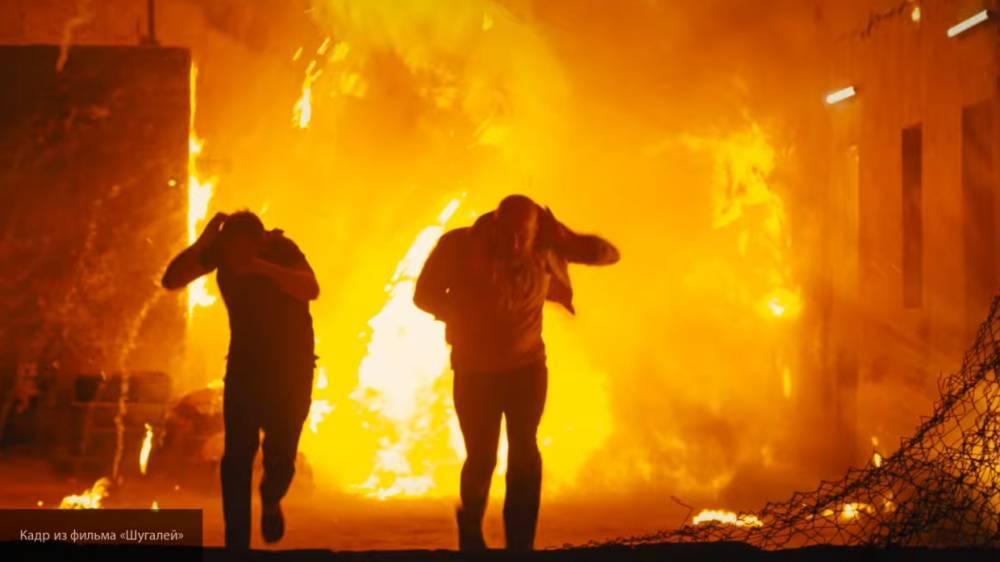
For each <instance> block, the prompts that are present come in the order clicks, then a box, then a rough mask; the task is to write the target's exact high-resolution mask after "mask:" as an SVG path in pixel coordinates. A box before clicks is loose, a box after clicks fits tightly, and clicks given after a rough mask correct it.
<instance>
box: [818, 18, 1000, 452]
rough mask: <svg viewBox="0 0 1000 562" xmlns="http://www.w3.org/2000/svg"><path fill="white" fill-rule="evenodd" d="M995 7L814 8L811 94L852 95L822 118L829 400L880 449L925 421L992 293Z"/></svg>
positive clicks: (998, 232) (998, 117)
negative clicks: (818, 28)
mask: <svg viewBox="0 0 1000 562" xmlns="http://www.w3.org/2000/svg"><path fill="white" fill-rule="evenodd" d="M996 8H997V3H996V2H995V1H983V0H922V1H914V0H881V1H874V2H873V1H871V0H858V1H849V2H843V1H837V2H825V3H824V5H823V10H824V20H825V21H824V25H825V26H826V30H825V31H826V33H827V46H828V50H827V52H826V59H827V64H828V69H829V72H828V77H827V83H826V85H825V86H826V90H827V91H828V92H835V91H838V90H841V89H844V88H848V87H853V88H854V91H855V92H856V93H855V95H854V96H853V97H849V98H847V99H844V100H843V101H840V102H838V103H831V104H828V105H827V108H826V110H827V120H828V131H829V134H830V139H829V141H828V142H829V144H828V147H827V148H828V151H829V159H828V161H829V174H828V177H829V192H828V193H829V196H828V197H829V199H828V201H827V209H828V211H827V212H828V217H827V219H826V233H827V251H828V253H829V262H830V267H829V272H830V283H831V287H832V294H833V299H834V301H835V302H837V303H841V304H838V305H837V306H835V307H833V308H834V310H835V312H834V313H833V315H832V316H831V318H830V322H831V331H830V334H831V336H830V337H831V338H832V339H833V340H834V345H833V346H832V347H834V348H836V349H840V350H841V353H842V355H843V356H844V357H846V358H847V359H846V360H845V361H844V362H843V363H842V365H840V367H841V368H840V369H834V370H833V373H834V374H833V376H834V378H835V380H836V384H835V387H836V389H837V390H836V392H835V393H834V394H835V395H836V398H835V400H834V402H836V404H837V408H839V410H840V412H841V414H842V416H843V417H844V418H845V419H853V420H854V423H855V428H856V430H857V431H862V432H868V433H871V437H872V438H873V440H874V441H877V440H881V441H882V444H881V447H882V448H884V449H889V450H891V449H892V448H894V447H895V444H896V443H895V441H896V439H897V438H898V437H899V436H901V435H905V434H906V433H908V432H909V430H910V429H912V427H913V426H914V425H915V423H916V420H917V419H918V418H917V416H919V415H921V414H927V413H929V411H930V406H931V401H932V399H933V398H934V397H936V395H937V390H936V380H937V377H938V375H939V374H941V373H947V372H951V371H953V370H955V369H956V368H957V367H958V366H959V364H960V360H961V356H962V353H963V351H964V350H965V349H966V348H967V347H968V345H969V344H970V343H971V341H972V339H973V336H974V332H975V329H976V327H977V326H978V324H979V323H980V322H981V321H982V320H983V319H985V318H986V315H987V312H988V307H989V304H990V301H991V299H992V297H993V295H994V294H995V293H996V290H997V280H998V266H1000V263H998V260H997V252H996V251H997V248H998V247H1000V246H998V236H1000V229H998V228H997V218H996V217H997V216H998V204H1000V194H998V193H997V187H996V186H997V163H998V162H1000V161H998V153H997V150H998V145H1000V143H998V142H997V141H998V129H997V127H998V121H1000V113H998V111H1000V107H998V104H997V100H998V97H997V79H998V54H1000V48H998V47H1000V27H998V19H997V17H998V16H997V12H996V11H995V10H996ZM984 18H985V19H984ZM956 26H957V27H956ZM831 101H832V100H831ZM851 303H857V305H856V306H852V304H851ZM859 325H860V326H861V329H860V330H858V329H857V328H856V326H859ZM868 438H869V436H868V435H860V434H859V435H855V439H856V440H857V439H868ZM886 441H888V442H886Z"/></svg>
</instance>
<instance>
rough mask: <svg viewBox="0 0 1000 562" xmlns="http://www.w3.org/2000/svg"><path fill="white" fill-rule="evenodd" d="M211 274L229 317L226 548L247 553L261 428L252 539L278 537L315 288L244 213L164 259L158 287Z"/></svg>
mask: <svg viewBox="0 0 1000 562" xmlns="http://www.w3.org/2000/svg"><path fill="white" fill-rule="evenodd" d="M214 270H218V274H217V280H218V283H219V290H220V292H221V293H222V299H223V300H224V301H225V303H226V309H227V310H228V312H229V329H230V339H229V355H228V357H227V359H226V378H225V389H224V391H223V418H224V423H225V452H224V453H223V456H222V467H221V472H222V511H223V516H224V518H225V523H226V546H227V547H228V548H235V549H248V548H250V518H251V516H250V497H251V481H252V476H253V463H254V457H256V455H257V448H258V445H259V444H260V431H261V430H263V432H264V441H263V451H264V458H263V465H264V476H263V478H262V480H261V483H260V498H261V534H262V535H263V537H264V540H265V541H266V542H268V543H273V542H277V541H279V540H281V537H282V536H283V535H284V532H285V522H284V517H283V515H282V513H281V498H283V497H284V495H285V493H286V492H287V491H288V487H289V485H290V484H291V481H292V476H293V475H294V473H295V455H296V451H297V449H298V443H299V435H300V433H301V431H302V424H303V422H305V419H306V416H307V415H308V413H309V406H310V403H311V393H312V378H313V368H314V365H315V360H316V357H315V355H313V327H312V317H311V315H310V314H309V301H311V300H314V299H316V298H317V297H318V296H319V284H318V283H317V282H316V276H315V275H314V274H313V271H312V268H311V267H310V266H309V263H308V262H307V261H306V258H305V256H304V255H303V254H302V252H301V251H300V250H299V248H298V246H296V245H295V243H294V242H292V241H291V240H289V239H288V238H286V237H285V236H284V235H283V233H282V232H281V231H280V230H265V229H264V224H263V223H262V222H261V220H260V218H258V217H257V216H256V215H254V214H253V213H251V212H249V211H241V212H238V213H234V214H232V215H228V216H227V215H225V214H222V213H219V214H216V215H215V216H214V217H212V219H211V220H210V221H209V222H208V225H206V227H205V230H204V231H203V232H202V233H201V235H200V236H199V237H198V240H197V241H195V243H194V244H192V245H191V246H190V247H189V248H187V249H185V250H184V251H183V252H181V253H180V254H179V255H178V256H177V257H175V258H174V259H173V261H171V262H170V265H169V266H168V267H167V271H166V273H164V275H163V286H164V287H165V288H167V289H180V288H182V287H184V286H186V285H187V284H188V283H190V282H191V281H194V280H195V279H197V278H198V277H201V276H202V275H206V274H208V273H210V272H212V271H214Z"/></svg>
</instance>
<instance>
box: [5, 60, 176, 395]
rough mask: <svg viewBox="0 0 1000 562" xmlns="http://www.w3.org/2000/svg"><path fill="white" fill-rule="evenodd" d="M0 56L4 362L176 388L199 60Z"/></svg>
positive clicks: (68, 374) (65, 372) (69, 373)
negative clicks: (168, 266) (154, 375)
mask: <svg viewBox="0 0 1000 562" xmlns="http://www.w3.org/2000/svg"><path fill="white" fill-rule="evenodd" d="M58 60H59V48H58V47H56V46H5V47H0V82H2V83H4V84H12V85H15V86H14V87H12V88H4V89H2V90H0V195H2V200H3V205H2V206H0V250H2V252H0V262H2V263H0V267H2V269H3V271H4V272H5V273H4V276H3V281H2V292H3V296H4V298H3V299H2V301H0V317H3V318H4V322H3V324H2V325H0V357H2V358H3V359H4V360H5V363H8V364H10V363H14V364H25V363H32V364H38V370H39V371H42V372H46V373H50V372H52V371H57V372H58V373H60V374H63V375H66V376H73V375H75V374H77V373H81V372H92V373H97V372H107V373H110V372H116V371H121V370H125V369H127V370H133V369H146V370H158V371H164V372H168V373H171V374H174V371H175V368H176V367H177V365H176V364H175V362H176V361H177V359H178V357H179V356H180V351H181V345H182V344H183V336H184V308H183V306H184V304H183V301H182V298H183V297H182V295H181V294H179V293H177V294H174V293H166V292H165V291H163V290H162V289H161V288H160V287H159V285H158V281H159V276H160V274H161V273H162V271H163V267H164V264H165V263H166V262H167V261H168V260H169V259H170V256H171V255H172V254H173V253H174V252H176V251H177V249H178V247H179V246H181V245H183V242H184V240H183V239H184V233H185V224H186V219H185V216H186V201H187V197H186V191H185V186H186V177H187V151H188V121H189V66H190V55H189V53H188V52H187V51H186V50H184V49H155V48H137V47H91V46H79V47H74V48H73V49H72V50H71V52H70V54H69V57H68V58H67V59H66V62H65V66H64V67H63V68H62V70H59V71H57V62H58Z"/></svg>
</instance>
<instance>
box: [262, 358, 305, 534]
mask: <svg viewBox="0 0 1000 562" xmlns="http://www.w3.org/2000/svg"><path fill="white" fill-rule="evenodd" d="M294 380H296V381H297V382H298V384H295V385H291V384H289V383H290V381H287V382H286V385H288V386H287V388H286V389H285V391H286V392H281V391H277V390H275V392H274V393H273V394H272V398H273V399H277V400H278V402H277V403H274V404H271V405H270V406H269V410H268V412H267V413H266V414H265V415H264V428H263V429H264V443H263V450H264V463H263V464H264V476H263V477H262V478H261V481H260V500H261V534H262V535H263V536H264V540H265V541H267V542H269V543H273V542H277V541H279V540H281V538H282V537H283V536H284V534H285V519H284V515H283V514H282V513H281V499H282V498H284V497H285V494H286V493H288V488H289V486H291V484H292V478H293V477H294V476H295V458H296V456H297V453H298V449H299V437H300V436H301V435H302V424H303V423H305V421H306V417H307V416H308V415H309V406H310V402H311V400H310V398H311V392H312V389H311V386H312V378H311V377H303V378H302V379H301V380H299V379H294Z"/></svg>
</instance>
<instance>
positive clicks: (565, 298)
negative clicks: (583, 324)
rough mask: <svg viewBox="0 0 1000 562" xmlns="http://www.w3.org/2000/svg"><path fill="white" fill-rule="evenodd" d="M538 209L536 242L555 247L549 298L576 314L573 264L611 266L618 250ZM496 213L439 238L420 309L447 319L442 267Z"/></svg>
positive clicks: (419, 292) (421, 285)
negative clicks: (458, 244) (454, 249)
mask: <svg viewBox="0 0 1000 562" xmlns="http://www.w3.org/2000/svg"><path fill="white" fill-rule="evenodd" d="M538 212H539V217H540V222H539V232H538V239H537V241H536V245H537V247H538V248H539V249H540V250H542V251H546V250H551V251H547V252H546V259H547V260H548V265H549V271H550V272H551V275H552V279H551V282H550V284H549V290H548V294H547V295H546V300H549V301H552V302H556V303H559V304H561V305H562V306H563V307H565V308H566V310H568V311H569V312H571V313H575V312H576V309H575V308H574V307H573V284H572V281H571V280H570V276H569V264H570V263H582V264H587V265H611V264H613V263H615V262H617V261H618V260H619V257H620V256H619V253H618V250H617V249H616V248H615V247H614V246H613V245H612V244H611V243H610V242H608V241H607V240H604V239H603V238H601V237H599V236H595V235H592V234H577V233H576V232H574V231H573V230H571V229H570V228H569V227H567V226H566V225H565V224H563V223H561V222H560V221H559V220H557V219H556V218H555V216H554V215H553V214H552V212H551V211H550V210H549V209H548V208H547V207H546V208H542V207H539V211H538ZM494 213H495V211H491V212H489V213H486V214H484V215H483V216H481V217H479V218H478V219H477V220H476V222H475V223H474V224H473V225H472V226H471V227H465V228H457V229H454V230H451V231H449V232H447V233H445V235H444V236H442V238H441V240H440V241H438V244H437V247H435V248H434V250H433V251H432V253H431V257H430V258H428V263H427V264H425V266H424V270H423V271H422V272H421V274H420V278H419V279H418V280H417V287H416V291H415V294H414V297H413V300H414V302H415V303H416V305H417V306H418V307H419V308H421V309H422V310H424V311H426V312H429V313H431V314H433V315H434V316H436V317H437V318H439V319H442V320H444V319H445V318H446V316H447V314H446V311H445V310H444V308H446V302H447V296H446V294H445V293H444V291H445V290H446V289H447V288H446V287H442V286H441V283H440V282H439V279H440V275H441V273H442V272H441V271H440V270H442V269H445V268H447V267H453V264H452V262H453V261H455V260H456V259H457V258H456V257H455V256H453V255H451V254H452V253H453V252H452V250H451V248H452V247H454V246H455V244H454V243H453V242H452V241H453V240H454V239H455V238H456V237H461V236H463V235H465V234H466V233H471V232H474V231H476V230H480V229H485V228H490V227H491V224H490V223H491V222H492V221H493V220H494Z"/></svg>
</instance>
